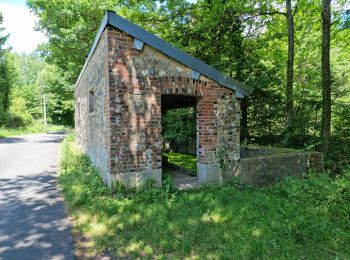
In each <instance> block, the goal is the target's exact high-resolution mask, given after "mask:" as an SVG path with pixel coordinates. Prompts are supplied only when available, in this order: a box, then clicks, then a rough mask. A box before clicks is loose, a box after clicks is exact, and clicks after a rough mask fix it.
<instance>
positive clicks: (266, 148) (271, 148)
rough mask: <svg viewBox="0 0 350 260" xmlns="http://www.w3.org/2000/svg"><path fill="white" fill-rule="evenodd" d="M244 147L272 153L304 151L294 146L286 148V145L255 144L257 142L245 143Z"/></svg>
mask: <svg viewBox="0 0 350 260" xmlns="http://www.w3.org/2000/svg"><path fill="white" fill-rule="evenodd" d="M242 147H243V148H246V149H249V150H262V151H266V152H268V153H270V154H281V153H296V152H302V150H297V149H293V148H284V147H277V146H261V145H255V144H243V145H242Z"/></svg>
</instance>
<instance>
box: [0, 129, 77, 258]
mask: <svg viewBox="0 0 350 260" xmlns="http://www.w3.org/2000/svg"><path fill="white" fill-rule="evenodd" d="M63 136H64V135H63V133H52V134H33V135H26V136H19V137H12V138H5V139H0V259H6V260H7V259H21V260H22V259H74V255H73V238H72V235H71V233H70V225H69V221H68V219H67V218H66V213H65V210H64V206H63V201H62V198H61V196H60V194H59V190H58V188H57V180H56V170H57V154H58V145H59V142H60V140H61V139H62V137H63Z"/></svg>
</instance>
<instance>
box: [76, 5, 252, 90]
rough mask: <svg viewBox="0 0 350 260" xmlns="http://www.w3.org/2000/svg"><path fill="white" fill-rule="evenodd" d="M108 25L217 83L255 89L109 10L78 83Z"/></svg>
mask: <svg viewBox="0 0 350 260" xmlns="http://www.w3.org/2000/svg"><path fill="white" fill-rule="evenodd" d="M107 25H111V26H113V27H115V28H117V29H119V30H121V31H124V32H126V33H128V34H130V35H131V36H133V37H135V38H137V39H139V40H141V41H143V42H144V43H146V44H148V45H150V46H152V47H153V48H155V49H157V50H159V51H160V52H162V53H164V54H165V55H167V56H169V57H171V58H173V59H175V60H177V61H178V62H180V63H182V64H184V65H186V66H188V67H190V68H191V69H193V70H196V71H198V72H200V73H201V74H202V75H204V76H206V77H208V78H210V79H212V80H214V81H216V82H217V83H219V84H221V85H223V86H225V87H227V88H229V89H232V90H235V91H237V92H240V93H242V94H244V95H247V96H248V95H249V94H251V93H252V92H253V89H252V88H250V87H248V86H246V85H245V84H243V83H241V82H239V81H237V80H235V79H232V78H229V77H226V76H225V75H224V74H223V73H221V72H220V71H218V70H216V69H214V68H213V67H211V66H209V65H207V64H205V63H204V62H203V61H200V60H198V59H196V58H194V57H192V56H190V55H188V54H187V53H185V52H183V51H181V50H179V49H178V48H176V47H175V46H173V45H172V44H170V43H168V42H166V41H164V40H162V39H160V38H159V37H157V36H155V35H154V34H152V33H150V32H148V31H146V30H144V29H142V28H141V27H139V26H137V25H136V24H133V23H131V22H130V21H128V20H127V19H125V18H123V17H121V16H119V15H117V14H116V13H114V12H113V11H107V12H106V14H105V17H104V18H103V21H102V23H101V26H100V29H99V31H98V33H97V35H96V38H95V41H94V44H93V45H92V48H91V50H90V53H89V55H88V58H87V59H86V62H85V65H84V67H83V69H82V71H81V73H80V75H79V78H78V80H77V83H76V84H78V82H79V80H80V78H81V75H82V74H83V72H84V70H85V68H86V65H87V63H88V62H89V60H90V58H91V56H92V54H93V53H94V50H95V48H96V46H97V43H98V41H99V39H100V37H101V34H102V33H103V31H104V29H105V28H106V26H107Z"/></svg>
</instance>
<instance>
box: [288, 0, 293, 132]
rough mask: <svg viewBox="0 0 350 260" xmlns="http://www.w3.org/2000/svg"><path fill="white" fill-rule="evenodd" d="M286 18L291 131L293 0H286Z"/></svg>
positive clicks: (289, 125)
mask: <svg viewBox="0 0 350 260" xmlns="http://www.w3.org/2000/svg"><path fill="white" fill-rule="evenodd" d="M286 19H287V26H288V62H287V86H286V97H287V100H286V130H287V131H290V127H291V126H292V124H293V116H294V111H293V110H294V98H293V70H294V20H293V13H292V0H286Z"/></svg>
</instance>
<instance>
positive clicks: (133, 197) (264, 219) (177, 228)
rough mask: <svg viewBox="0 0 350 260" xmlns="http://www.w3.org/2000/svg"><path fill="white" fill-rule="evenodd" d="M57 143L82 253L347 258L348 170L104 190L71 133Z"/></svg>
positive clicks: (349, 250) (349, 243) (349, 219)
mask: <svg viewBox="0 0 350 260" xmlns="http://www.w3.org/2000/svg"><path fill="white" fill-rule="evenodd" d="M61 148H62V150H61V159H60V177H59V180H60V184H61V185H62V187H63V195H64V197H65V200H66V204H67V206H68V208H69V211H70V214H71V215H72V217H73V219H74V224H75V228H74V230H75V232H77V233H83V234H85V235H86V236H88V237H89V238H90V239H91V240H89V241H90V242H89V247H88V249H86V248H85V250H87V252H88V255H89V256H93V255H96V254H98V253H100V252H102V251H105V250H106V249H107V250H108V251H110V252H111V253H112V254H113V255H114V256H116V257H125V258H159V259H165V258H166V259H168V258H172V259H189V258H191V259H192V258H193V259H207V258H208V259H241V258H243V259H247V258H251V259H255V258H261V259H271V258H272V259H287V258H291V259H347V258H349V257H350V203H349V201H350V170H347V171H346V172H344V174H343V175H342V176H340V177H337V178H335V179H332V178H330V177H329V176H328V175H326V174H324V173H321V174H319V175H316V174H310V175H309V176H308V177H307V178H304V179H287V180H286V181H285V182H283V183H279V184H277V185H275V186H272V187H269V188H265V189H260V190H254V189H250V188H247V187H242V186H240V185H239V184H237V182H234V181H233V182H231V183H228V184H225V185H223V186H207V187H203V188H200V189H194V190H187V191H177V190H176V189H174V187H173V186H172V185H171V182H169V181H166V182H165V184H164V185H163V187H162V188H159V189H146V190H143V191H134V192H123V193H112V192H110V191H109V190H108V189H107V188H106V187H105V186H104V185H103V183H102V181H101V178H100V176H99V174H98V171H97V170H96V169H95V168H94V167H92V166H91V163H90V161H89V159H88V158H87V156H86V155H84V154H83V153H81V152H80V151H79V149H77V147H76V146H75V145H74V137H72V136H69V137H68V138H67V139H66V140H65V141H64V142H63V143H62V147H61ZM82 244H83V243H82V242H80V243H78V244H77V247H78V248H81V247H82ZM85 244H86V242H85Z"/></svg>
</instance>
